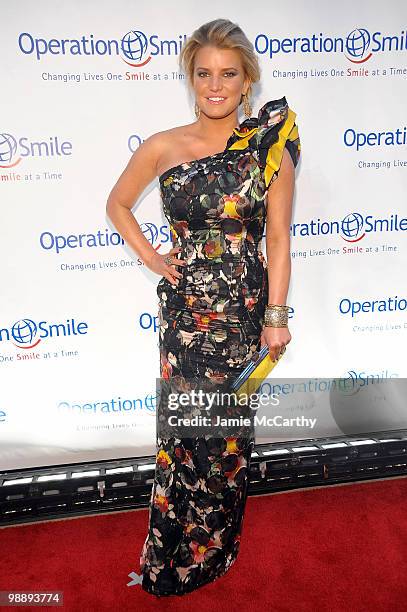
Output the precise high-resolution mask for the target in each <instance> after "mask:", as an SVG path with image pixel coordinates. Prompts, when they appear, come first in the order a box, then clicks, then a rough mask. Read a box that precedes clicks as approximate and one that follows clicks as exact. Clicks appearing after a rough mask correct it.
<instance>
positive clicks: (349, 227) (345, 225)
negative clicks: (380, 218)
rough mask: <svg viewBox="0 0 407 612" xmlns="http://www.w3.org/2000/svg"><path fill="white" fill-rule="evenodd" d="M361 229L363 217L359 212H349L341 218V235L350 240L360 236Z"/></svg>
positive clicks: (358, 238)
mask: <svg viewBox="0 0 407 612" xmlns="http://www.w3.org/2000/svg"><path fill="white" fill-rule="evenodd" d="M362 230H363V217H362V215H360V214H359V213H355V212H353V213H350V214H349V215H346V217H345V218H344V219H342V223H341V231H342V236H343V237H345V239H348V240H350V241H351V242H356V241H357V240H360V238H362V236H361V233H362ZM363 235H364V234H363Z"/></svg>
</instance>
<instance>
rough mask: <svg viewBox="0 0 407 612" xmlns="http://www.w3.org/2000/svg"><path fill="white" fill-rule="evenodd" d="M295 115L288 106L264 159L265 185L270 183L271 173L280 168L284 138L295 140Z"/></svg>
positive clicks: (296, 130)
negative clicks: (282, 122)
mask: <svg viewBox="0 0 407 612" xmlns="http://www.w3.org/2000/svg"><path fill="white" fill-rule="evenodd" d="M296 116H297V113H294V111H292V110H291V108H289V109H288V113H287V119H286V120H285V123H284V125H283V127H282V128H281V130H280V131H279V138H278V140H277V142H275V143H274V144H273V145H271V147H270V149H269V152H268V154H267V159H266V168H265V170H264V179H265V181H266V186H267V187H268V185H269V184H270V180H271V178H272V176H273V174H274V173H275V172H276V171H277V170H278V169H279V168H280V165H281V160H282V158H283V151H284V147H285V143H286V140H287V139H289V140H295V139H296V138H298V127H297V126H296V125H294V123H295V118H296Z"/></svg>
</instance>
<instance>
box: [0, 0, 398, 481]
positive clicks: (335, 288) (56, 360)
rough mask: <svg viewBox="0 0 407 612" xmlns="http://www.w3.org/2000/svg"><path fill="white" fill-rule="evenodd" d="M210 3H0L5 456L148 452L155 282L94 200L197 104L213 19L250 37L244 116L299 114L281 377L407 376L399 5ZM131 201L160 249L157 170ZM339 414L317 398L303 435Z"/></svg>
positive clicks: (21, 460)
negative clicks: (151, 139)
mask: <svg viewBox="0 0 407 612" xmlns="http://www.w3.org/2000/svg"><path fill="white" fill-rule="evenodd" d="M236 4H237V6H236ZM191 6H193V10H192V11H191ZM219 6H220V5H219V4H218V3H215V2H205V3H198V2H196V3H191V2H190V1H184V0H177V2H176V3H175V5H169V4H168V3H167V2H164V1H163V0H157V1H156V2H154V3H138V2H134V1H133V2H132V1H131V0H120V1H118V2H114V3H112V2H106V1H100V0H89V1H88V2H79V0H75V1H71V2H69V3H67V2H62V1H61V0H57V1H55V0H53V1H47V0H42V1H37V2H35V3H33V2H30V1H28V0H20V1H19V2H15V3H12V4H11V3H8V4H7V5H4V6H3V7H2V25H1V41H0V45H1V50H2V52H1V54H0V62H1V85H2V87H1V90H2V94H1V97H0V104H1V128H0V178H1V180H0V197H1V211H2V223H1V241H0V250H1V260H0V261H1V319H0V376H1V386H0V393H1V395H0V469H13V468H23V467H30V466H40V465H51V464H60V463H65V462H75V461H76V462H78V461H87V460H97V459H102V458H115V457H131V456H136V455H142V454H145V453H152V452H153V449H154V444H155V378H156V376H158V375H159V358H158V346H157V343H158V335H157V329H156V323H157V306H158V304H157V296H156V285H157V282H158V280H159V279H158V277H157V276H156V275H154V274H153V273H151V272H150V271H149V270H148V269H146V268H145V266H144V265H142V262H141V261H140V260H139V259H138V258H137V256H136V255H135V254H134V253H132V252H131V251H130V249H129V248H128V247H126V245H123V244H122V241H121V239H120V237H119V236H118V235H117V233H116V232H115V229H114V228H113V227H112V226H111V224H110V222H109V221H108V219H107V218H106V214H105V205H106V199H107V196H108V194H109V192H110V190H111V188H112V186H113V184H114V183H115V181H116V180H117V178H118V176H119V174H120V173H121V171H122V170H123V168H124V167H125V165H126V163H127V161H128V159H129V157H130V155H131V152H132V150H135V148H136V147H137V145H138V143H139V142H141V141H143V139H145V138H147V137H148V136H149V135H150V134H151V133H154V132H157V131H159V130H164V129H168V128H170V127H173V126H175V125H180V124H181V123H185V122H187V121H193V120H194V115H193V104H192V100H191V99H190V97H188V95H187V91H186V85H185V78H184V76H183V75H181V74H180V73H179V71H178V63H177V60H178V58H177V55H178V52H179V48H180V44H181V43H182V41H183V40H184V37H185V36H187V35H188V34H190V33H191V32H192V31H193V29H195V28H196V27H198V26H199V25H201V24H202V23H204V22H206V21H209V20H212V19H214V18H216V17H219V16H223V17H227V18H229V19H232V20H234V21H236V22H237V23H239V24H240V25H241V26H242V27H243V29H244V30H245V32H246V33H247V35H248V36H249V38H250V40H251V41H252V42H253V44H255V47H256V51H257V52H258V54H259V58H260V62H261V67H262V81H261V86H259V87H257V88H256V89H255V98H254V101H253V108H254V111H253V114H257V111H258V109H259V108H260V106H261V105H262V104H263V103H264V102H265V101H267V100H270V99H276V98H280V97H282V96H283V95H285V96H286V98H287V101H288V104H289V106H290V107H291V108H292V109H293V110H294V111H295V112H296V113H297V120H296V121H297V125H298V127H299V132H300V138H301V146H302V150H301V160H300V163H299V165H298V167H297V171H296V173H297V182H296V193H295V202H294V217H293V228H292V230H293V231H292V281H291V288H290V293H289V296H288V300H287V303H289V304H290V305H291V306H292V307H293V312H292V315H291V318H290V331H291V333H292V337H293V339H292V342H291V344H290V347H289V349H288V350H287V353H286V355H285V356H284V359H283V360H282V362H281V364H279V366H278V369H279V376H282V377H283V376H286V377H291V376H301V377H308V376H309V377H314V376H318V377H324V376H326V377H333V376H335V377H337V376H352V377H367V376H376V377H381V378H389V377H402V376H405V369H406V366H405V359H403V356H404V350H403V349H404V347H405V342H406V331H407V315H406V312H407V310H406V308H407V302H406V298H407V292H406V274H405V270H406V263H407V258H406V248H405V238H406V230H407V218H406V217H407V210H406V196H405V194H406V187H407V181H406V176H407V155H406V140H407V139H406V111H405V108H406V106H405V100H406V78H407V62H406V58H407V40H406V24H407V19H406V18H407V7H406V4H405V2H402V1H401V0H400V1H395V0H393V1H389V2H386V3H383V2H380V1H379V0H371V1H369V2H358V3H355V2H351V1H349V0H343V1H342V2H341V3H326V2H324V1H323V0H313V1H312V2H310V1H308V2H305V1H304V2H302V1H299V0H291V2H289V3H279V5H278V6H277V8H276V7H275V6H274V5H272V4H270V2H265V1H259V2H257V3H255V4H254V5H250V6H249V5H248V4H247V3H243V2H242V3H236V2H231V1H224V2H223V3H222V4H221V7H222V8H221V10H220V8H219ZM403 28H404V29H403ZM123 48H124V50H125V51H123ZM137 64H138V65H137ZM140 64H142V65H140ZM243 118H244V117H243V116H242V117H241V119H243ZM133 212H134V214H135V216H136V219H137V220H138V222H139V223H140V224H142V227H143V229H144V230H145V232H146V236H147V237H148V238H149V239H150V240H151V242H152V243H153V245H154V247H156V248H159V249H160V251H161V252H166V251H167V250H169V248H170V243H169V234H168V226H167V223H166V220H165V218H164V217H163V215H162V212H161V205H160V200H159V191H158V184H157V182H154V183H152V184H151V186H150V187H149V189H148V190H146V192H145V193H144V194H143V195H142V197H141V198H140V199H139V201H138V202H137V203H136V204H135V207H134V209H133ZM375 301H376V302H375ZM393 424H394V425H396V426H397V423H396V422H395V423H393ZM391 425H392V423H390V422H389V426H391ZM337 431H338V428H337V426H336V424H335V422H334V420H333V419H331V418H330V417H329V415H326V419H325V421H324V423H323V424H321V427H320V429H319V430H318V431H313V433H312V434H311V435H312V436H315V437H317V436H318V435H319V434H321V435H330V434H332V435H333V434H335V433H337ZM304 437H310V434H309V433H308V434H307V435H306V436H305V435H304Z"/></svg>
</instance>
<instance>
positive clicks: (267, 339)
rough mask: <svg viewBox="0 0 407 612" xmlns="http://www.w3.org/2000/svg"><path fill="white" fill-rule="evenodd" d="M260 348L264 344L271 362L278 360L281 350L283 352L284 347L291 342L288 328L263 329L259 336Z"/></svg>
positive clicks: (266, 327)
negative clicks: (266, 346)
mask: <svg viewBox="0 0 407 612" xmlns="http://www.w3.org/2000/svg"><path fill="white" fill-rule="evenodd" d="M260 340H261V346H262V347H263V346H265V345H266V344H267V345H268V347H269V353H270V357H271V358H272V360H273V361H275V360H276V359H278V357H279V355H280V352H281V349H283V352H284V346H286V345H287V344H288V343H289V342H291V334H290V332H289V330H288V327H270V326H265V327H263V331H262V332H261V336H260Z"/></svg>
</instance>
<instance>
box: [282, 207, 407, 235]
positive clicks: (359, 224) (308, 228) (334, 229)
mask: <svg viewBox="0 0 407 612" xmlns="http://www.w3.org/2000/svg"><path fill="white" fill-rule="evenodd" d="M406 230H407V218H406V217H402V218H400V217H399V216H398V214H397V213H393V214H390V215H389V216H388V217H387V218H382V219H380V218H375V217H374V216H373V215H365V216H363V215H361V214H360V213H358V212H352V213H349V214H348V215H346V216H345V217H344V218H343V219H342V220H333V221H321V219H320V218H319V217H318V219H316V220H314V219H312V220H311V221H309V222H308V223H293V224H292V225H291V235H292V236H293V237H304V236H306V237H309V236H332V235H335V234H337V235H339V236H340V237H341V238H342V240H345V241H346V242H359V241H360V240H362V238H364V237H365V236H366V235H367V234H374V233H376V232H398V231H406Z"/></svg>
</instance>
